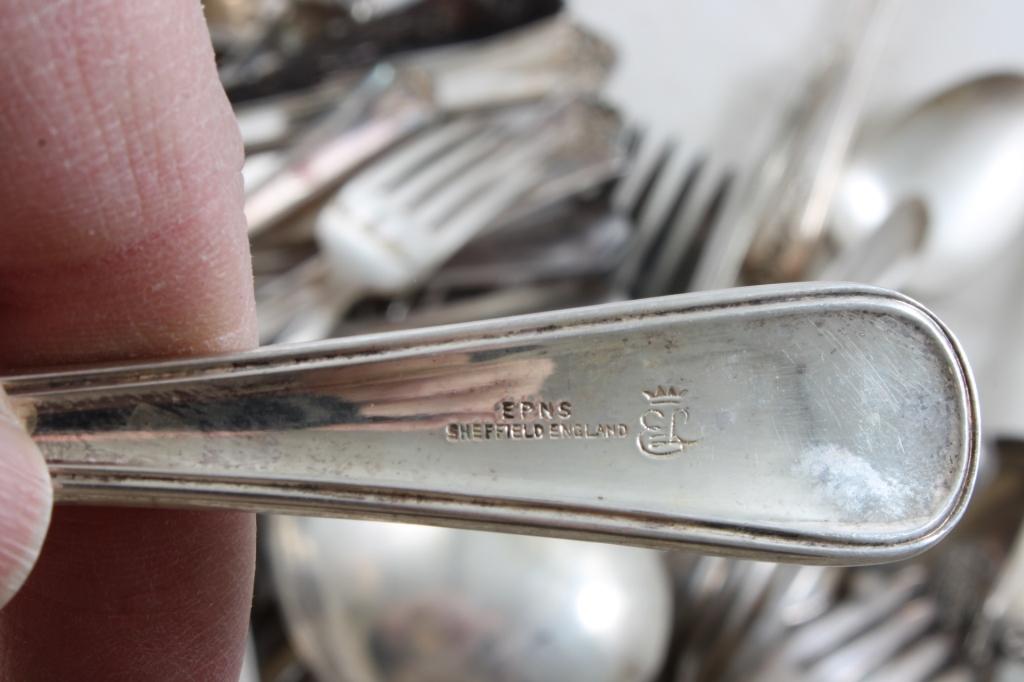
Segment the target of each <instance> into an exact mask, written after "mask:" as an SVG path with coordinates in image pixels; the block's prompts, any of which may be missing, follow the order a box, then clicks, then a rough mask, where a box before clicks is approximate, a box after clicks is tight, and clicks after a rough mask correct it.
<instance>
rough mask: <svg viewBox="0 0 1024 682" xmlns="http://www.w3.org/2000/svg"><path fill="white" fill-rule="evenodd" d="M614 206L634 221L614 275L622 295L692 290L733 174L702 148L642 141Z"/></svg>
mask: <svg viewBox="0 0 1024 682" xmlns="http://www.w3.org/2000/svg"><path fill="white" fill-rule="evenodd" d="M634 144H635V146H637V147H641V149H640V150H639V151H638V152H637V153H636V160H635V163H634V165H633V168H632V169H631V171H630V173H629V174H628V176H627V178H626V180H625V181H624V182H622V183H621V185H620V186H619V187H618V188H617V190H616V194H615V197H614V200H613V202H614V206H615V208H616V210H617V211H619V212H620V213H622V214H624V215H626V216H628V218H629V219H630V221H631V222H632V223H633V225H634V230H635V233H634V236H633V238H632V240H631V243H630V245H629V246H628V249H627V252H626V254H625V255H624V257H623V259H622V263H621V265H620V266H619V268H618V272H617V273H616V275H615V289H616V290H617V292H618V293H617V296H618V297H619V298H646V297H651V296H661V295H665V294H672V293H681V292H684V291H687V290H689V288H690V286H689V285H690V279H691V277H692V276H693V273H694V271H695V270H696V267H697V264H698V262H699V261H700V258H701V255H702V254H703V252H704V246H705V243H706V242H707V240H708V236H709V235H710V234H711V233H712V231H714V230H715V229H723V228H721V227H720V226H719V218H720V213H721V208H722V206H723V203H724V201H725V199H726V197H727V196H728V192H729V188H730V186H731V183H732V177H733V174H732V172H731V170H730V169H728V168H726V167H725V166H723V165H721V164H719V163H717V162H715V161H714V160H712V159H710V158H708V157H707V156H705V155H704V154H703V153H702V152H701V151H700V150H698V149H692V150H688V149H683V150H679V149H678V146H677V144H676V143H675V142H674V141H672V140H668V141H661V142H651V141H648V142H647V143H646V144H645V143H644V140H643V136H642V135H640V134H638V135H637V139H636V140H635V142H634Z"/></svg>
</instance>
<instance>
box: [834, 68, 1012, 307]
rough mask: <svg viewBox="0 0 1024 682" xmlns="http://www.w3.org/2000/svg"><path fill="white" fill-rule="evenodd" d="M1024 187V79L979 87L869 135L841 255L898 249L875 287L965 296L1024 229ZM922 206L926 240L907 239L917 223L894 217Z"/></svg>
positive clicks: (847, 178) (988, 80) (837, 204)
mask: <svg viewBox="0 0 1024 682" xmlns="http://www.w3.org/2000/svg"><path fill="white" fill-rule="evenodd" d="M1021 187H1024V78H1021V77H1019V76H1015V75H1006V74H997V75H989V76H985V77H982V78H977V79H974V80H971V81H968V82H966V83H963V84H960V85H958V86H956V87H954V88H952V89H950V90H947V91H945V92H943V93H941V94H939V95H937V96H935V97H933V98H931V99H929V100H928V101H926V102H924V103H923V104H921V105H920V106H918V107H917V108H916V109H914V110H913V111H911V112H910V113H908V114H907V115H905V116H903V117H901V118H900V119H898V120H897V121H895V122H894V123H891V124H889V125H886V126H879V127H878V128H876V129H875V130H873V131H869V132H867V133H866V134H865V137H864V139H863V141H862V142H861V143H860V144H858V145H857V147H856V149H855V151H854V153H853V155H852V156H851V158H850V160H849V163H848V166H847V169H846V171H845V173H844V176H843V179H842V181H841V182H840V185H839V189H838V191H837V193H836V196H835V200H834V204H833V207H832V211H831V215H830V218H829V226H830V235H831V238H832V240H833V241H834V242H835V244H836V248H837V250H838V251H839V252H840V254H842V253H843V252H844V251H848V250H856V249H858V248H862V246H861V245H863V244H866V243H869V242H871V241H880V240H887V241H889V242H890V244H891V247H890V248H888V249H887V250H886V251H887V254H888V263H887V267H886V268H885V270H884V271H879V272H877V273H876V275H875V276H874V277H873V278H872V279H871V280H870V281H872V282H874V283H878V284H880V285H882V286H887V287H894V288H899V289H901V290H906V291H910V292H913V294H914V295H915V296H921V297H923V298H928V299H932V298H933V297H937V296H940V295H943V294H948V293H950V292H953V291H956V290H958V289H960V288H962V287H963V286H964V284H965V283H967V282H968V281H969V280H970V279H971V278H972V277H973V276H974V275H975V274H977V273H978V272H979V270H981V269H982V268H984V267H986V265H987V264H988V263H990V262H991V259H992V258H993V256H994V255H995V254H997V253H998V252H999V251H1000V250H1001V249H1003V248H1004V247H1006V245H1007V244H1008V243H1009V242H1010V241H1011V240H1012V239H1013V238H1014V236H1015V235H1017V234H1018V233H1019V232H1020V230H1021V229H1022V228H1024V198H1022V196H1021V191H1020V190H1021ZM915 203H916V204H917V205H918V206H920V209H919V210H920V212H921V213H920V215H918V216H917V217H916V218H915V219H913V220H912V222H916V223H917V225H918V226H919V227H917V228H916V230H917V231H918V232H919V233H920V234H919V236H917V237H916V238H915V239H912V240H907V239H905V238H901V237H899V236H898V235H899V234H900V233H903V234H908V233H909V231H908V229H907V227H906V224H907V221H906V220H903V221H901V220H899V219H893V216H894V215H899V214H900V212H901V211H905V210H906V207H907V206H908V205H912V204H915ZM892 247H895V248H892ZM838 274H839V273H837V272H834V271H832V272H827V273H825V274H824V275H823V277H824V278H830V279H831V278H834V277H836V276H837V275H838Z"/></svg>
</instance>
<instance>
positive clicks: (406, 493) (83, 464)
mask: <svg viewBox="0 0 1024 682" xmlns="http://www.w3.org/2000/svg"><path fill="white" fill-rule="evenodd" d="M4 383H5V384H6V386H7V390H8V392H9V393H10V395H11V397H12V399H13V401H14V404H15V408H16V409H17V410H19V412H20V413H21V414H22V415H23V416H24V417H25V419H26V421H27V422H28V423H29V426H30V428H31V429H32V432H33V434H34V437H35V439H36V441H37V442H38V443H39V445H40V447H41V448H42V450H43V452H44V453H45V455H46V457H47V459H48V461H49V462H50V465H51V471H52V473H53V476H54V479H55V481H56V482H57V484H58V487H57V495H58V497H59V498H61V499H63V500H88V501H103V502H119V501H120V502H125V503H132V504H176V505H181V504H189V505H211V506H232V507H238V508H250V509H268V510H286V511H298V510H305V511H316V512H320V513H326V514H337V515H344V516H366V517H370V516H373V517H378V518H403V519H409V520H417V521H421V522H429V523H438V524H443V525H458V526H468V527H475V528H491V529H507V530H515V531H529V532H536V533H541V534H557V535H564V536H569V537H580V538H593V539H604V540H610V541H619V542H627V543H639V544H648V545H656V546H657V545H683V546H696V547H700V548H702V549H707V550H715V551H719V552H727V553H736V554H741V555H747V556H757V557H771V558H774V559H785V560H802V561H812V562H813V561H825V562H839V563H863V562H872V561H882V560H889V559H895V558H899V557H903V556H906V555H908V554H913V553H915V552H917V551H920V550H922V549H924V548H926V547H928V546H930V545H931V544H933V543H934V542H936V541H937V540H938V539H940V538H941V537H942V536H943V535H944V534H945V533H946V532H947V531H948V530H949V529H950V528H951V526H952V524H953V523H955V521H956V519H957V518H958V517H959V515H960V514H961V512H962V510H963V507H964V505H965V504H966V501H967V498H968V496H969V494H970V489H971V485H972V482H973V478H974V473H975V470H976V450H977V433H976V429H977V418H976V404H975V398H974V394H973V388H972V384H971V380H970V373H969V370H968V368H967V366H966V364H965V361H964V359H963V358H962V356H961V354H960V352H959V350H958V348H957V346H956V344H955V341H954V340H953V339H952V337H951V336H950V335H949V334H948V332H947V331H946V330H945V329H944V328H943V327H942V326H941V324H940V323H939V322H938V321H937V320H936V319H935V318H934V317H932V316H931V315H930V313H928V312H927V311H926V310H924V309H923V308H921V307H920V306H919V305H917V304H915V303H914V302H912V301H910V300H909V299H906V298H903V297H901V296H899V295H898V294H893V293H890V292H886V291H884V290H880V289H873V288H867V287H859V286H852V285H784V286H774V287H763V288H749V289H737V290H729V291H723V292H712V293H708V294H697V295H689V296H676V297H666V298H661V299H648V300H644V301H634V302H630V303H621V304H607V305H603V306H595V307H591V308H580V309H576V310H568V311H559V312H557V313H551V314H538V315H531V316H524V317H520V318H507V319H501V320H493V321H488V322H480V323H473V324H466V325H458V326H452V327H442V328H436V329H427V330H416V331H409V332H400V333H395V334H389V335H376V336H364V337H360V338H350V339H341V340H336V341H332V342H326V343H320V344H310V345H306V346H302V345H297V346H291V347H288V346H283V347H277V348H274V347H271V348H266V349H263V350H260V351H255V352H251V353H246V354H240V355H235V356H223V357H215V358H205V359H195V360H181V361H176V362H162V363H156V364H151V365H137V366H134V367H122V368H117V367H115V368H107V369H91V370H83V371H79V372H72V373H66V374H50V375H36V376H22V377H13V378H11V379H8V380H6V381H5V382H4Z"/></svg>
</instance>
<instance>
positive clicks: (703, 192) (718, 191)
mask: <svg viewBox="0 0 1024 682" xmlns="http://www.w3.org/2000/svg"><path fill="white" fill-rule="evenodd" d="M727 189H728V176H724V174H723V173H722V172H721V171H719V170H718V169H715V168H712V167H710V166H709V164H708V163H707V161H706V160H704V159H701V160H698V161H697V162H696V163H695V164H694V166H693V168H692V171H691V175H690V176H689V177H688V178H687V180H686V182H685V183H684V184H683V186H682V187H681V188H680V190H679V193H678V194H677V195H676V197H675V201H674V202H673V208H674V209H675V210H674V211H673V212H670V213H669V214H668V215H666V217H665V221H664V223H663V224H662V229H663V232H662V233H661V240H660V241H659V242H657V243H655V244H653V245H652V247H651V249H650V251H649V253H648V262H647V266H648V269H647V270H646V272H647V273H648V275H647V277H646V279H645V281H644V282H642V283H641V284H642V286H641V294H642V295H644V296H664V295H666V294H674V293H679V292H681V291H685V290H686V289H687V287H688V285H689V282H690V279H691V277H692V275H693V271H694V270H695V269H696V267H697V263H698V262H699V260H700V258H701V256H702V255H703V249H704V244H705V243H706V241H707V236H708V235H709V234H710V232H711V231H712V230H713V229H714V227H715V226H716V224H717V216H718V211H719V208H720V206H721V204H722V202H723V201H724V199H725V192H726V190H727Z"/></svg>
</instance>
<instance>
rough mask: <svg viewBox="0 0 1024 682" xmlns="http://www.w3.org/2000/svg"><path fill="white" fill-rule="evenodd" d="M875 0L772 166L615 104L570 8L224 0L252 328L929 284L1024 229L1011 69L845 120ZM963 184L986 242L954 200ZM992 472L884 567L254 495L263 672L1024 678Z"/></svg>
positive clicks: (1008, 530) (799, 106)
mask: <svg viewBox="0 0 1024 682" xmlns="http://www.w3.org/2000/svg"><path fill="white" fill-rule="evenodd" d="M208 4H210V3H208ZM887 4H888V3H882V2H877V3H867V4H866V5H865V9H863V10H862V13H861V14H859V15H858V16H857V18H856V20H855V21H853V22H851V27H850V30H849V41H848V44H845V45H842V46H840V49H839V50H837V53H836V55H834V56H833V57H832V58H831V59H829V60H828V61H827V63H825V64H824V65H823V68H822V69H821V70H820V74H821V75H820V77H819V78H818V79H816V80H815V81H814V82H813V83H812V84H811V86H812V87H810V88H809V89H808V90H807V92H808V93H809V94H807V95H805V96H803V97H801V98H800V99H799V100H798V101H796V102H794V106H793V111H792V112H791V116H789V117H788V118H787V119H786V125H785V126H784V127H783V128H782V129H781V130H780V132H779V135H778V136H777V138H776V140H775V143H774V144H773V145H772V146H770V147H769V148H767V149H765V150H763V154H762V160H761V162H760V163H759V164H751V166H750V167H749V168H744V169H733V168H727V167H723V166H721V165H720V164H719V163H718V162H717V159H716V158H715V157H714V155H713V154H711V153H710V151H711V150H708V149H703V148H701V146H700V145H699V144H691V145H688V146H685V147H684V146H680V145H678V144H676V143H673V142H672V141H665V139H664V137H663V136H660V135H658V134H657V132H656V131H655V132H652V131H650V130H649V129H647V128H646V127H645V126H643V125H642V124H638V123H637V121H642V120H643V118H644V117H643V112H633V111H622V110H620V109H617V108H616V106H614V105H613V104H611V103H609V102H607V101H605V100H603V99H602V95H601V92H602V85H603V83H604V81H605V78H606V76H607V75H608V74H609V72H610V70H611V69H612V66H613V62H614V56H615V55H614V51H613V50H612V48H611V47H610V46H609V45H608V44H607V43H605V42H604V41H603V40H602V39H601V38H599V37H598V36H596V35H593V34H591V33H589V32H588V31H587V30H586V29H584V28H582V27H581V26H578V25H576V24H574V23H573V22H572V21H571V20H570V18H569V17H568V16H566V14H565V12H563V11H560V7H559V3H554V2H548V3H545V2H517V3H492V2H486V1H484V0H478V1H476V2H472V1H470V0H463V1H462V2H457V1H454V0H451V1H446V2H443V3H437V4H432V3H424V2H418V1H417V0H393V1H387V0H359V1H356V0H352V1H342V0H337V1H336V2H326V1H323V2H319V1H314V0H300V1H296V2H290V3H289V2H284V1H283V0H282V1H279V2H272V1H271V0H265V1H263V2H249V3H231V2H221V3H213V5H214V6H215V10H216V8H217V7H218V6H219V7H220V9H221V10H223V11H222V12H220V13H218V12H217V11H214V12H213V13H212V16H213V18H214V19H216V18H218V17H219V18H220V21H219V22H217V21H214V22H213V24H212V28H213V31H214V37H215V42H216V43H217V44H218V46H219V47H220V50H219V51H220V54H221V56H222V71H221V72H222V78H223V80H224V82H225V84H226V86H227V87H228V92H229V95H231V96H232V99H233V101H234V103H235V105H236V112H237V114H238V118H239V122H240V126H241V129H242V131H243V137H244V138H245V144H246V148H247V152H248V157H247V158H248V160H247V164H246V169H245V175H246V188H247V200H246V213H247V216H248V218H249V223H250V232H251V240H252V249H253V261H254V270H255V275H256V284H257V305H258V313H259V319H260V325H261V337H262V340H263V342H264V343H285V342H294V341H310V340H316V339H323V338H328V337H335V336H346V335H351V334H356V333H361V332H367V331H384V330H391V329H400V328H413V327H424V326H431V325H436V324H443V323H451V322H462V321H472V320H479V319H485V318H493V317H500V316H506V315H513V314H519V313H530V312H539V311H545V310H557V309H560V308H565V307H570V306H575V305H582V304H589V303H598V302H605V301H614V300H623V299H629V298H641V297H649V296H658V295H664V294H671V293H679V292H684V291H692V290H699V289H706V288H713V287H715V288H716V287H724V286H735V285H738V284H749V283H764V282H779V281H788V280H794V279H849V280H856V281H863V282H868V283H874V284H880V285H887V286H896V287H901V288H903V289H905V290H906V291H907V292H908V293H909V294H911V295H917V296H921V297H923V298H924V299H925V302H929V300H930V299H929V297H939V296H941V295H942V294H943V292H945V291H948V290H949V289H950V287H955V286H956V282H958V281H963V280H964V279H965V278H970V277H971V276H972V274H973V273H975V272H976V271H977V270H978V268H983V267H984V264H985V262H986V257H987V256H988V255H990V254H991V253H993V252H994V251H995V250H998V249H999V248H1002V247H1003V246H1005V244H1007V243H1008V242H1009V241H1010V240H1012V239H1013V238H1015V237H1016V235H1017V234H1018V233H1019V232H1020V231H1021V228H1022V226H1024V201H1022V200H1021V199H1020V196H1021V195H1020V191H1019V188H1020V183H1015V182H1013V181H1012V179H1013V178H1017V177H1018V176H1017V175H1014V173H1017V172H1018V171H1020V175H1019V177H1020V178H1021V179H1022V181H1024V170H1022V169H1024V166H1022V160H1024V125H1022V124H1021V123H1020V121H1024V115H1021V114H1022V112H1024V81H1022V80H1021V79H1020V78H1018V77H1015V76H1008V75H997V76H991V77H985V78H980V79H976V80H974V81H972V82H969V83H966V84H963V85H961V86H959V87H957V88H953V89H951V90H950V91H949V92H947V93H945V94H943V95H941V96H939V97H936V98H934V99H932V100H930V101H928V102H926V103H924V104H922V105H921V106H920V107H919V108H918V109H917V110H915V111H912V112H909V113H908V114H907V115H906V116H905V117H904V118H902V119H900V120H899V121H897V122H895V123H893V122H888V123H885V124H881V125H875V126H871V125H866V126H865V125H862V121H861V118H862V117H861V108H862V104H863V98H864V92H865V90H866V84H867V82H868V81H869V79H870V75H871V71H872V69H873V68H874V65H875V64H876V63H877V57H878V50H879V47H878V46H879V45H880V44H881V43H882V41H883V38H884V28H885V24H886V16H887V12H888V7H887V6H886V5H887ZM243 5H244V6H245V7H247V8H248V12H245V13H239V11H238V7H240V6H243ZM506 5H507V7H506ZM232 8H234V9H233V10H232ZM229 10H231V11H229ZM474 22H476V23H474ZM418 26H419V27H420V28H421V29H422V30H420V29H417V28H416V27H418ZM423 27H429V30H427V28H423ZM296 36H299V37H298V38H297V37H296ZM995 169H998V170H995ZM737 171H739V172H737ZM993 173H996V174H997V175H999V176H1000V177H1003V178H1004V179H1007V178H1009V179H1007V180H1006V182H1005V183H1003V184H1001V185H998V186H993V185H992V184H991V183H989V182H988V180H987V179H988V178H990V177H994V176H993ZM972 183H973V184H972ZM983 185H984V187H983ZM872 192H873V194H872ZM872 202H874V203H872ZM826 209H827V210H826ZM979 211H981V212H984V213H983V214H984V215H985V216H986V220H987V222H988V224H990V226H991V229H989V230H987V231H985V232H984V236H983V237H975V236H973V235H972V233H971V232H970V231H969V230H967V229H966V228H965V227H964V220H965V218H964V216H965V215H967V214H968V212H974V213H975V214H977V212H979ZM999 454H1000V453H998V452H997V451H996V450H995V449H992V450H990V451H989V452H988V457H989V461H990V462H995V461H997V458H998V456H999ZM1010 459H1011V460H1012V457H1011V458H1010ZM990 466H991V467H992V469H995V468H997V466H996V464H990ZM1004 468H1007V469H1009V473H1007V471H1001V472H999V473H998V474H996V473H992V474H991V476H990V477H989V479H990V480H991V481H993V482H991V483H990V484H988V485H987V486H984V487H983V488H982V489H981V500H982V502H979V503H978V504H976V505H975V507H976V508H975V510H974V512H972V514H971V515H970V516H969V520H968V522H967V523H966V524H965V526H967V528H966V529H963V530H961V531H960V532H959V533H958V534H957V535H956V536H955V537H954V538H953V539H952V540H949V541H947V542H945V543H944V544H942V545H940V547H939V548H937V549H936V550H934V551H933V552H931V553H930V554H927V555H925V557H924V558H923V559H920V560H914V561H912V562H910V563H900V564H896V565H894V566H893V567H891V568H862V569H839V568H831V567H830V568H824V567H808V566H792V565H782V564H772V563H764V562H753V561H743V560H736V559H724V558H717V557H698V556H696V555H687V554H680V553H674V554H662V553H658V552H655V551H652V550H624V549H619V548H611V547H602V546H599V545H588V544H581V543H575V542H573V541H567V540H544V539H536V538H534V539H526V538H520V537H514V536H504V535H495V534H488V533H480V532H469V531H459V530H450V529H436V528H425V527H416V526H402V525H392V524H382V523H377V522H363V521H327V520H318V519H302V518H285V517H268V518H267V519H266V520H265V521H264V523H263V527H262V529H263V531H264V536H263V537H264V540H263V543H262V547H261V564H260V571H259V573H258V581H257V587H258V591H257V600H256V610H255V612H254V633H255V640H256V645H257V647H256V649H257V655H258V658H259V663H260V665H259V667H260V670H261V673H262V675H263V679H266V680H273V681H274V682H283V681H284V680H302V679H314V678H313V677H311V675H316V676H317V677H316V678H315V679H320V680H324V681H325V682H326V681H328V680H360V681H362V680H366V681H377V680H381V681H383V680H402V681H406V680H408V681H413V680H429V681H433V680H438V681H440V680H448V681H459V680H510V681H511V680H554V679H564V680H570V679H573V680H575V679H579V680H620V681H632V680H637V681H643V680H655V679H657V680H664V681H669V680H672V681H673V682H682V681H684V680H686V681H697V680H701V681H707V680H750V679H758V680H808V681H810V680H868V679H870V680H907V681H913V680H922V681H924V680H940V679H941V680H975V679H979V680H980V679H1011V677H1009V676H1010V675H1012V672H1013V670H1014V669H1015V666H1017V665H1018V664H1017V663H1015V661H1017V660H1024V653H1022V652H1024V645H1022V644H1021V642H1022V641H1024V635H1022V634H1021V633H1022V632H1024V630H1022V628H1024V626H1022V625H1021V624H1022V623H1024V599H1022V598H1021V594H1024V589H1022V588H1021V584H1022V579H1021V574H1022V569H1021V565H1024V559H1022V558H1021V556H1024V554H1022V550H1021V549H1020V547H1019V546H1018V547H1017V548H1016V549H1015V550H1014V551H1013V552H1012V553H1011V552H1010V550H1009V547H1010V543H1011V539H1012V537H1013V535H1014V529H1015V528H1016V525H1017V522H1018V520H1019V518H1020V509H1019V505H1016V504H1014V503H1013V500H1014V497H1013V493H1014V491H1016V492H1018V493H1019V492H1021V489H1022V488H1021V485H1020V480H1021V477H1020V476H1019V474H1018V472H1016V471H1014V470H1013V467H1012V466H1009V467H1006V466H1005V465H1004ZM1017 499H1019V498H1017ZM993 519H998V522H995V521H993ZM1018 544H1019V543H1018ZM1008 557H1009V558H1008ZM670 586H674V589H673V587H670ZM670 606H671V608H670ZM285 632H287V638H286V637H285ZM288 640H290V642H291V643H290V644H289V643H288ZM1000 676H1002V677H1000Z"/></svg>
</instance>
